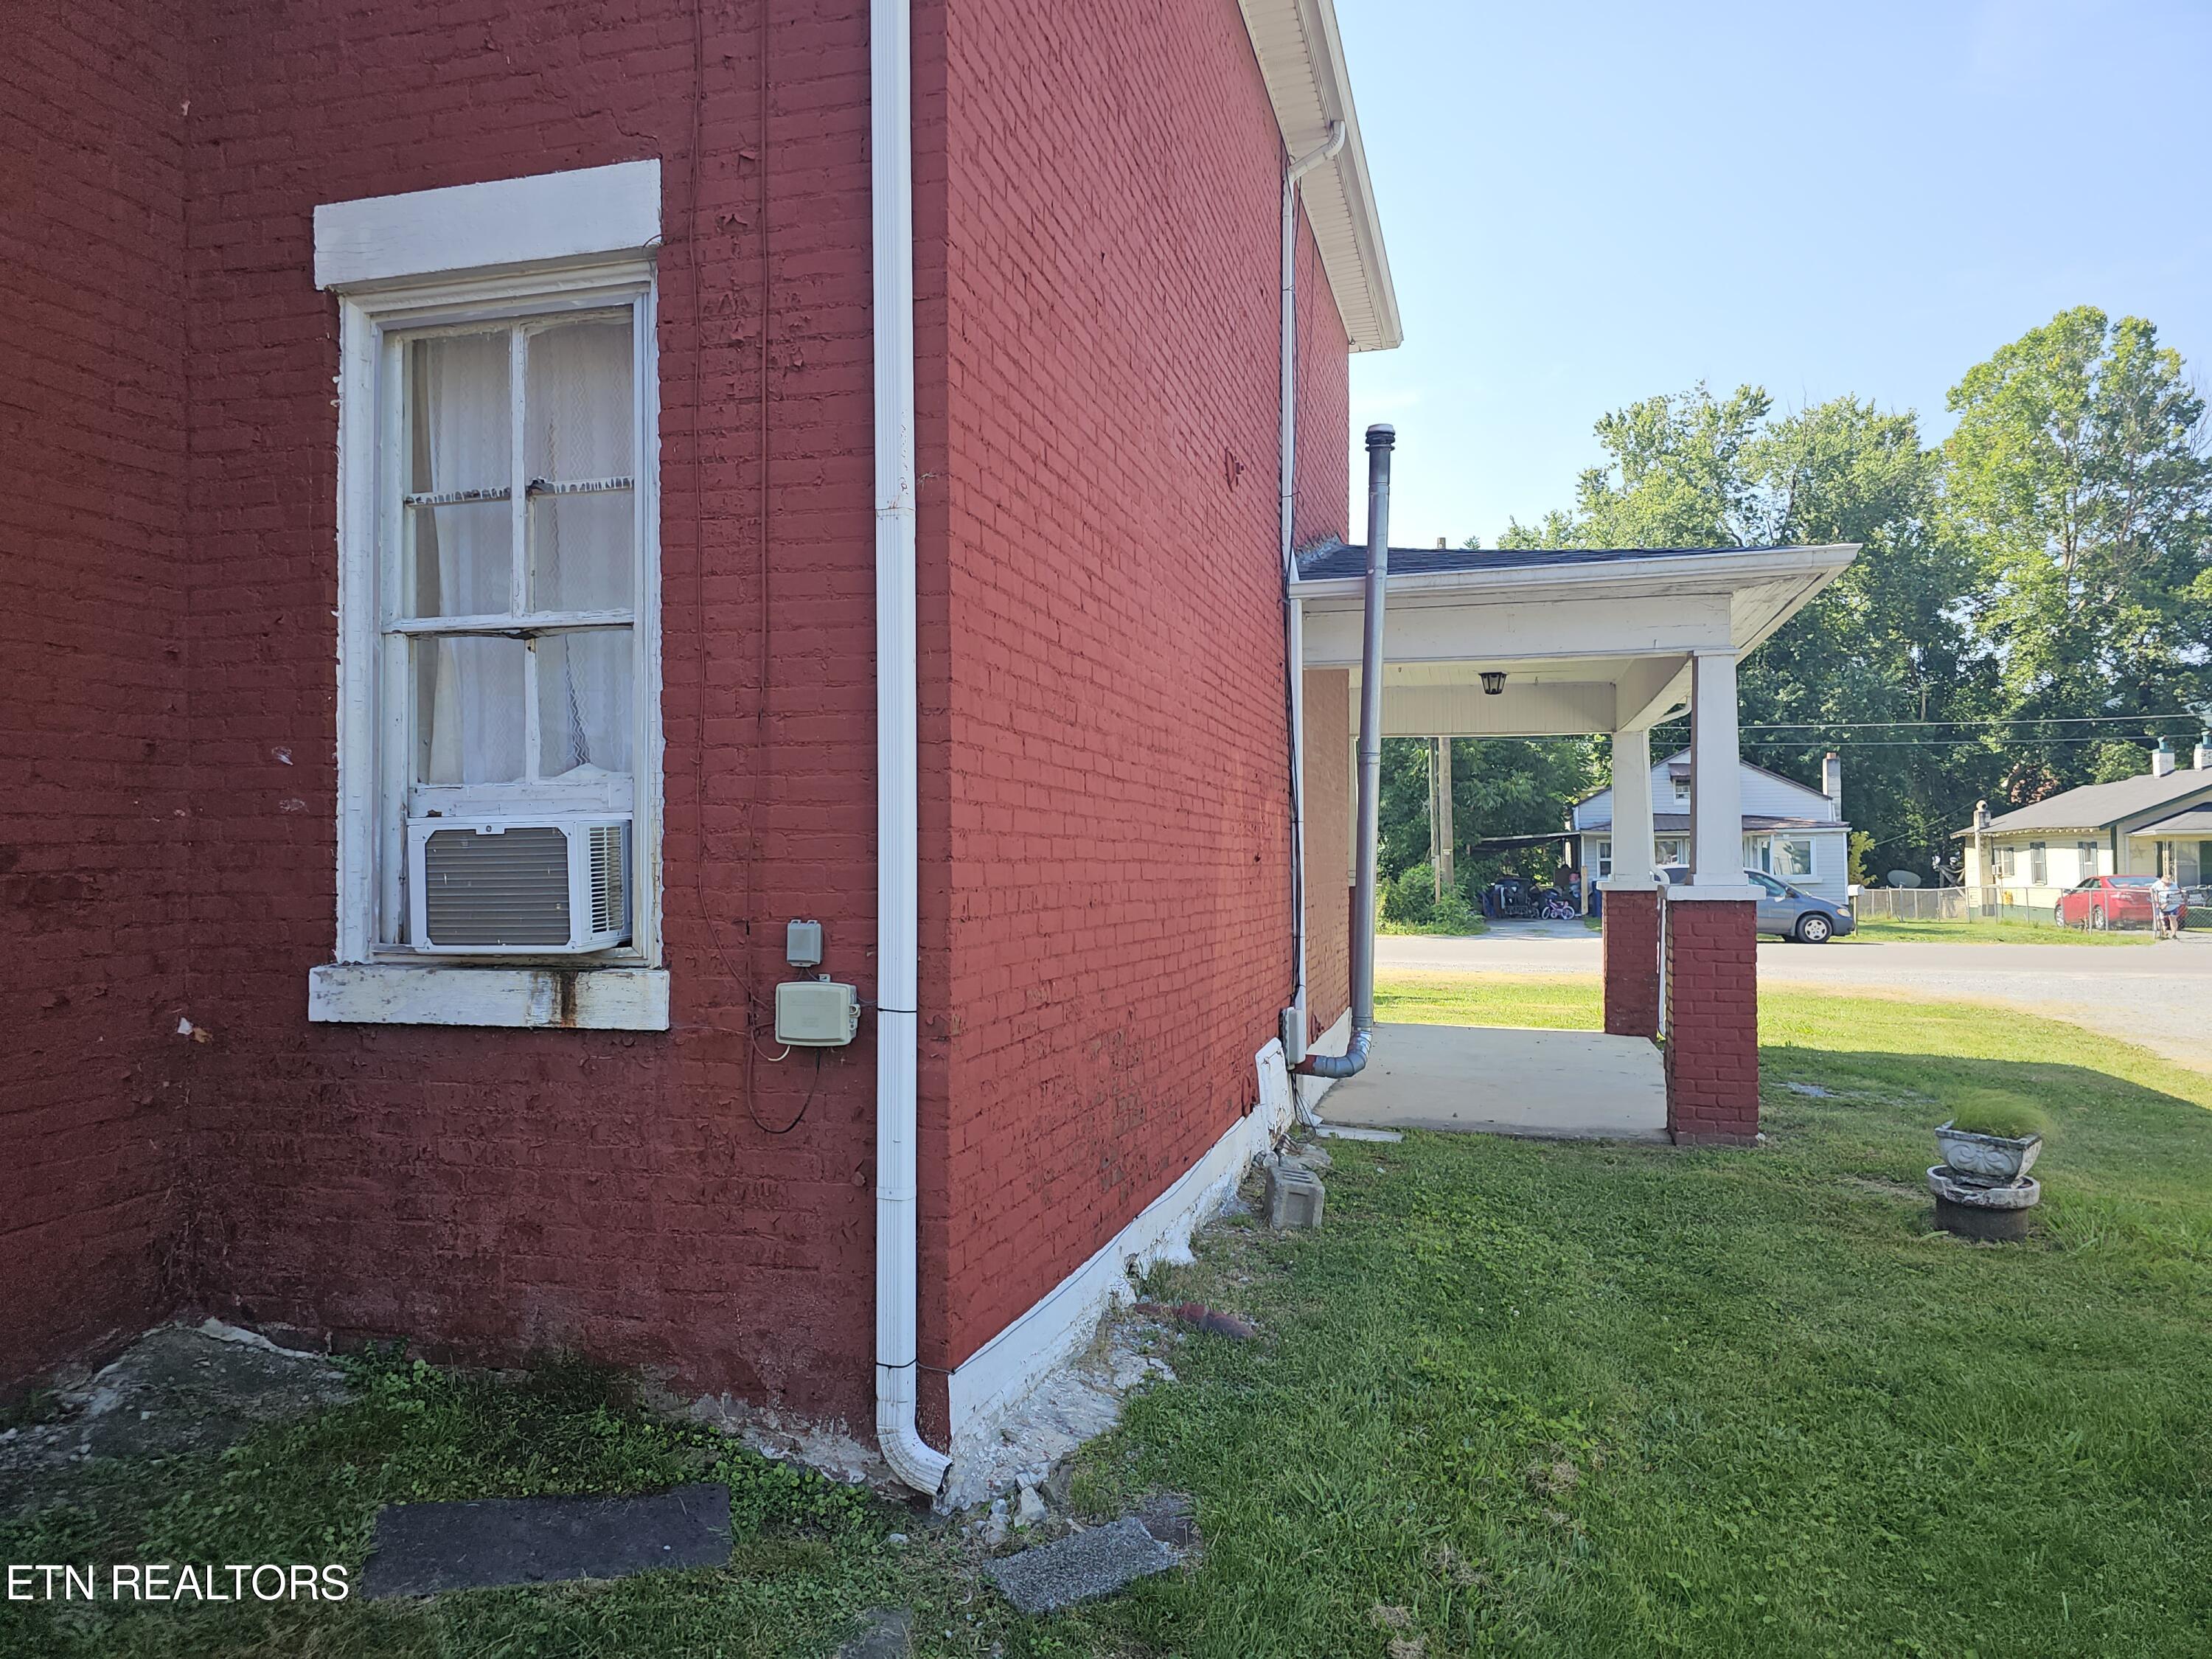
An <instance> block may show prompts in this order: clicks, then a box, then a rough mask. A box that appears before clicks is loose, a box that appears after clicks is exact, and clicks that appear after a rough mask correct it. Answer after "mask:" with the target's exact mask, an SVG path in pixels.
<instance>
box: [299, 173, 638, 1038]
mask: <svg viewBox="0 0 2212 1659" xmlns="http://www.w3.org/2000/svg"><path fill="white" fill-rule="evenodd" d="M325 215H328V216H329V219H328V221H327V222H326V219H325ZM658 228H659V167H658V164H657V163H629V164H624V165H623V166H618V167H602V168H593V169H588V170H586V172H583V173H567V174H552V175H545V176H544V177H541V178H538V179H513V180H507V181H504V182H502V183H499V184H495V185H477V186H468V187H464V188H463V189H460V190H447V191H422V192H419V193H418V194H417V195H416V196H414V197H380V198H375V199H374V200H370V201H366V202H360V203H350V204H342V205H341V206H340V207H338V208H337V209H330V210H321V211H319V213H318V216H317V263H318V275H319V278H323V279H324V283H323V285H324V286H325V287H336V288H337V289H339V291H340V321H341V337H342V366H341V374H340V376H339V392H340V397H339V407H340V416H339V427H340V434H339V452H340V459H339V474H340V501H339V519H340V532H339V564H340V569H339V628H340V641H339V659H340V670H339V696H340V718H339V726H340V732H339V771H340V780H339V796H340V800H339V824H338V839H339V871H338V884H339V910H338V951H337V963H334V964H332V966H331V968H330V969H318V970H317V976H316V978H315V980H314V981H311V994H310V1007H311V1011H312V1012H314V1014H315V1016H316V1017H317V1018H332V1019H378V1018H384V1019H398V1020H426V1021H435V1022H436V1023H461V1024H599V1025H611V1026H644V1027H654V1026H661V1025H665V1024H666V995H667V994H666V987H665V978H663V977H662V976H660V975H659V973H658V971H657V970H658V967H659V951H660V941H659V913H658V891H659V881H658V874H659V807H660V797H661V787H660V777H659V766H660V726H659V703H660V687H659V628H658V622H659V559H658V544H657V537H658V520H659V504H658V489H657V466H658V436H657V433H658V395H657V375H656V363H657V353H656V349H655V337H654V318H653V293H654V289H653V265H652V262H651V256H650V253H649V252H647V249H648V248H649V246H650V245H651V243H652V241H653V240H654V239H655V238H656V237H657V234H658ZM349 239H350V240H349ZM394 247H397V248H398V252H397V253H396V254H395V253H393V252H392V249H393V248H394ZM410 250H411V252H410ZM410 258H411V259H412V260H413V262H414V263H415V264H419V265H421V266H422V267H423V269H422V271H421V272H420V274H417V273H416V271H414V270H408V269H405V268H404V266H405V265H406V264H407V263H408V261H409V260H410ZM395 261H397V262H398V264H400V265H401V266H402V267H403V268H402V269H399V270H389V269H386V266H388V265H390V264H392V263H394V262H395ZM326 267H334V268H335V270H336V274H337V277H338V279H339V280H337V281H332V280H329V279H328V278H329V276H330V274H331V272H330V271H329V270H326ZM349 278H350V279H352V280H353V281H354V282H355V283H357V286H349V284H348V280H347V279H349Z"/></svg>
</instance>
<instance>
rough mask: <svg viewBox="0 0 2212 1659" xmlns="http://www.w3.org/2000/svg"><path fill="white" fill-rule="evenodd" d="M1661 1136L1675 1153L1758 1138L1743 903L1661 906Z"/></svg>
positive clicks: (1748, 919) (1753, 1012) (1755, 989)
mask: <svg viewBox="0 0 2212 1659" xmlns="http://www.w3.org/2000/svg"><path fill="white" fill-rule="evenodd" d="M1612 904H1613V901H1612V899H1611V898H1610V897H1608V898H1607V901H1606V907H1607V909H1610V908H1612ZM1607 1029H1610V1027H1608V1028H1607ZM1667 1131H1668V1133H1669V1134H1671V1135H1673V1136H1674V1139H1675V1142H1676V1143H1677V1144H1678V1145H1681V1146H1750V1145H1751V1144H1752V1143H1753V1141H1755V1140H1756V1139H1758V1138H1759V951H1758V943H1757V940H1756V938H1755V936H1754V935H1753V933H1752V902H1751V901H1750V900H1748V899H1699V900H1692V899H1687V898H1685V897H1682V896H1680V895H1677V896H1674V897H1673V898H1672V899H1670V901H1669V902H1668V905H1667Z"/></svg>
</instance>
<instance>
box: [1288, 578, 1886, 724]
mask: <svg viewBox="0 0 2212 1659" xmlns="http://www.w3.org/2000/svg"><path fill="white" fill-rule="evenodd" d="M1857 551H1858V549H1857V547H1856V546H1854V545H1850V544H1839V545H1834V546H1823V547H1787V548H1715V549H1687V550H1684V549H1657V550H1642V549H1608V550H1601V551H1592V552H1583V553H1576V552H1571V551H1568V552H1552V551H1548V550H1547V551H1545V552H1543V553H1541V554H1530V553H1528V552H1525V551H1516V553H1511V554H1498V555H1485V554H1482V553H1479V552H1478V553H1453V552H1450V551H1448V550H1429V549H1408V550H1404V552H1403V553H1402V554H1401V550H1399V549H1396V548H1393V549H1392V550H1391V558H1392V561H1393V562H1394V566H1395V563H1396V562H1397V561H1398V560H1399V559H1400V558H1401V557H1403V558H1404V560H1405V561H1406V563H1407V567H1408V568H1407V569H1405V570H1403V571H1400V570H1396V569H1395V568H1394V571H1393V574H1391V576H1390V578H1389V596H1388V606H1389V614H1388V617H1387V619H1386V625H1385V628H1384V640H1383V650H1384V658H1385V668H1384V674H1385V679H1384V689H1383V731H1384V732H1385V734H1386V735H1389V736H1393V737H1444V736H1449V737H1462V736H1464V737H1535V736H1551V735H1564V734H1572V733H1581V732H1614V731H1620V730H1623V729H1629V728H1634V727H1638V726H1649V725H1650V724H1652V722H1654V721H1655V720H1662V719H1665V718H1666V717H1667V716H1668V715H1669V714H1673V713H1674V712H1676V711H1677V710H1679V709H1680V708H1682V707H1683V706H1684V704H1685V703H1686V700H1687V697H1688V694H1689V665H1690V659H1691V654H1692V653H1694V652H1699V651H1735V652H1736V653H1744V652H1747V651H1750V650H1752V649H1753V648H1754V647H1756V646H1757V645H1758V644H1759V642H1760V641H1763V640H1765V638H1767V637H1768V636H1769V635H1771V634H1772V633H1773V632H1774V630H1775V629H1778V628H1779V627H1781V626H1782V624H1783V623H1785V622H1787V621H1788V620H1789V619H1790V617H1792V616H1794V615H1795V614H1796V612H1797V611H1798V610H1800V609H1801V608H1802V606H1803V605H1805V604H1806V602H1807V601H1808V600H1809V599H1812V598H1813V596H1814V594H1816V593H1818V592H1820V589H1821V588H1823V587H1825V586H1826V585H1827V584H1828V583H1829V582H1831V581H1832V580H1834V579H1835V578H1836V576H1837V575H1838V574H1840V573H1841V572H1842V570H1843V569H1844V567H1845V566H1846V565H1848V564H1849V563H1850V562H1851V559H1852V557H1853V556H1855V555H1856V554H1857ZM1354 562H1357V563H1358V564H1360V565H1364V562H1365V555H1364V550H1357V549H1352V548H1348V547H1340V548H1336V549H1333V550H1327V551H1326V552H1325V553H1324V554H1323V555H1322V556H1320V557H1319V558H1316V557H1315V556H1311V555H1309V556H1305V557H1304V559H1302V561H1301V563H1302V566H1303V568H1307V569H1312V570H1316V571H1317V572H1328V573H1330V574H1316V575H1314V576H1307V577H1302V578H1301V579H1300V580H1297V582H1295V583H1293V584H1292V586H1291V592H1292V594H1293V596H1294V597H1295V598H1297V600H1298V601H1299V602H1300V604H1301V605H1303V606H1304V613H1305V622H1304V641H1305V665H1306V666H1307V667H1309V668H1331V667H1341V668H1349V669H1351V670H1352V674H1353V677H1354V680H1355V682H1356V681H1357V678H1358V671H1359V659H1360V646H1361V638H1360V635H1361V630H1362V609H1363V605H1364V593H1363V581H1362V578H1360V577H1358V576H1354V575H1349V574H1334V573H1335V572H1339V571H1343V570H1345V569H1346V568H1347V567H1348V566H1350V565H1352V564H1353V563H1354ZM1486 671H1503V672H1504V674H1505V676H1506V684H1505V689H1504V692H1503V693H1502V694H1499V695H1496V696H1491V695H1486V694H1485V693H1484V692H1483V690H1481V676H1482V675H1483V673H1485V672H1486Z"/></svg>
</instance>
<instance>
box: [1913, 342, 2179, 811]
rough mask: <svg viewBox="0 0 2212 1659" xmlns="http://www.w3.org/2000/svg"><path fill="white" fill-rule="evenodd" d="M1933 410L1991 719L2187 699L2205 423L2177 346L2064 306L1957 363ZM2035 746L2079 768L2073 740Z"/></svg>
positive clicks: (2052, 760) (2134, 710)
mask: <svg viewBox="0 0 2212 1659" xmlns="http://www.w3.org/2000/svg"><path fill="white" fill-rule="evenodd" d="M1950 407H1951V408H1952V409H1953V410H1954V411H1956V412H1957V414H1958V416H1959V424H1958V427H1957V429H1956V430H1955V431H1954V433H1953V434H1952V435H1951V437H1950V439H1949V440H1948V442H1947V443H1946V444H1945V446H1944V453H1945V459H1946V461H1947V463H1948V467H1947V474H1946V477H1945V480H1944V486H1943V498H1942V510H1943V515H1944V518H1945V520H1947V522H1948V524H1949V526H1951V527H1952V530H1953V532H1954V535H1955V536H1956V538H1958V539H1959V541H1960V543H1961V544H1963V545H1964V546H1965V547H1966V548H1967V549H1968V550H1970V551H1971V554H1972V557H1973V558H1974V560H1975V561H1976V562H1977V564H1978V573H1977V574H1978V580H1976V582H1975V583H1974V584H1973V587H1972V599H1971V601H1970V605H1971V610H1972V618H1973V623H1974V626H1975V629H1976V630H1977V632H1978V635H1980V637H1981V638H1982V639H1983V640H1984V641H1985V642H1986V643H1987V645H1988V646H1989V647H1990V651H1991V653H1993V655H1994V657H1995V659H1996V663H1997V665H1998V669H1999V671H2000V673H2001V675H2002V683H2003V689H2004V693H2005V700H2006V704H2007V712H2008V713H2013V714H2027V715H2052V716H2056V715H2080V714H2142V715H2144V716H2145V717H2147V718H2155V717H2157V716H2160V715H2165V714H2172V712H2173V711H2174V710H2175V709H2176V708H2180V707H2183V706H2185V705H2187V704H2189V703H2191V702H2197V701H2201V700H2203V698H2204V697H2205V696H2206V695H2207V693H2208V691H2212V670H2208V667H2207V660H2208V656H2212V563H2208V557H2212V420H2208V418H2207V413H2206V405H2205V400H2204V398H2203V396H2201V395H2200V394H2199V393H2198V392H2197V390H2196V389H2195V388H2194V387H2193V386H2191V385H2190V383H2189V380H2188V377H2187V374H2186V369H2185V364H2184V363H2183V361H2182V358H2181V356H2180V354H2179V352H2176V351H2174V350H2172V349H2171V348H2168V347H2165V346H2161V345H2160V344H2159V343H2158V331H2157V330H2156V329H2155V328H2154V327H2153V326H2152V325H2150V324H2149V323H2148V322H2146V321H2144V320H2143V319H2141V318H2137V317H2124V318H2122V319H2119V320H2118V322H2112V321H2111V320H2110V319H2107V318H2106V315H2105V313H2103V312H2101V311H2099V310H2097V309H2095V308H2094V307H2089V306H2081V307H2076V308H2075V309H2074V310H2071V311H2067V312H2062V313H2060V314H2059V315H2057V317H2054V318H2053V319H2051V321H2050V322H2049V323H2047V324H2045V325H2043V326H2042V327H2040V328H2035V329H2031V330H2029V331H2028V332H2027V334H2025V335H2023V336H2021V338H2019V339H2018V340H2015V342H2013V343H2011V344H2010V345H2008V346H2005V347H2003V348H2002V349H2000V350H1998V351H1997V352H1996V354H1995V355H1994V356H1991V357H1990V359H1989V361H1988V362H1984V363H1979V364H1977V365H1976V366H1975V367H1974V368H1972V369H1969V370H1968V371H1967V373H1966V376H1965V378H1964V379H1962V380H1960V383H1959V384H1958V386H1955V387H1954V388H1953V390H1952V392H1951V395H1950ZM2027 746H2028V747H2029V748H2030V749H2031V750H2033V748H2034V747H2035V745H2033V744H2028V745H2027ZM2045 747H2046V748H2047V749H2048V750H2049V751H2050V752H2048V753H2045V754H2043V755H2041V756H2040V758H2042V759H2044V760H2045V763H2046V764H2048V765H2050V766H2051V767H2052V768H2053V769H2055V770H2056V771H2057V772H2058V773H2059V774H2060V775H2062V776H2063V777H2065V778H2067V779H2068V781H2079V780H2080V779H2081V777H2082V776H2084V775H2087V773H2088V772H2089V771H2090V770H2091V757H2090V756H2089V755H2088V754H2087V752H2086V750H2087V745H2081V744H2075V745H2070V746H2069V745H2059V744H2049V745H2045ZM2069 748H2070V750H2071V752H2068V750H2069Z"/></svg>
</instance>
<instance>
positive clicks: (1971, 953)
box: [1376, 923, 2212, 1072]
mask: <svg viewBox="0 0 2212 1659" xmlns="http://www.w3.org/2000/svg"><path fill="white" fill-rule="evenodd" d="M1376 966H1377V968H1378V969H1380V970H1381V971H1382V972H1383V973H1386V974H1387V973H1389V972H1390V971H1391V970H1392V969H1416V970H1421V971H1426V972H1431V973H1494V974H1589V975H1595V974H1596V973H1597V971H1598V966H1599V961H1598V939H1597V935H1596V934H1595V933H1585V934H1584V935H1583V937H1580V938H1577V937H1574V936H1573V935H1572V934H1571V933H1567V932H1566V931H1565V929H1557V930H1554V929H1541V930H1538V929H1535V928H1523V927H1520V926H1517V925H1516V924H1511V923H1508V924H1506V925H1504V926H1503V927H1498V929H1496V930H1495V931H1493V932H1492V933H1486V934H1484V935H1482V936H1480V937H1479V938H1475V939H1414V938H1401V937H1395V936H1385V937H1384V938H1383V939H1380V940H1378V941H1377V945H1376ZM1759 981H1760V982H1761V983H1762V984H1770V985H1816V986H1835V987H1839V988H1843V989H1847V990H1853V991H1871V992H1878V993H1885V994H1891V995H1904V996H1917V997H1927V998H1942V999H1947V1000H1962V1001H1971V1002H1995V1003H2002V1004H2005V1005H2008V1006H2015V1007H2020V1008H2025V1009H2028V1010H2031V1011H2033V1012H2036V1013H2039V1014H2047V1015H2049V1016H2051V1018H2056V1019H2066V1020H2072V1021H2074V1022H2075V1024H2081V1025H2086V1026H2087V1027H2089V1028H2090V1029H2091V1030H2095V1031H2101V1032H2106V1033H2108V1034H2110V1035H2111V1036H2117V1037H2121V1038H2124V1039H2125V1040H2127V1041H2129V1042H2138V1043H2141V1044H2142V1046H2143V1047H2144V1048H2149V1049H2152V1050H2154V1052H2156V1053H2159V1054H2164V1055H2166V1057H2167V1058H2168V1059H2171V1060H2178V1061H2179V1062H2180V1063H2181V1064H2183V1065H2185V1066H2190V1067H2191V1068H2193V1069H2195V1070H2197V1071H2202V1072H2212V932H2197V933H2184V934H2183V935H2182V936H2181V938H2180V939H2178V940H2176V941H2174V942H2172V943H2171V944H2165V945H2144V946H2142V947H2140V948H2130V947H2126V946H2118V945H2116V946H2108V947H2107V946H2095V945H1940V944H1931V945H1922V944H1901V943H1895V942H1887V941H1886V942H1883V943H1880V944H1875V943H1864V944H1862V943H1860V942H1858V941H1856V940H1851V939H1839V940H1838V941H1837V942H1836V943H1834V944H1832V945H1784V944H1781V943H1779V942H1776V941H1762V942H1761V943H1760V945H1759Z"/></svg>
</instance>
